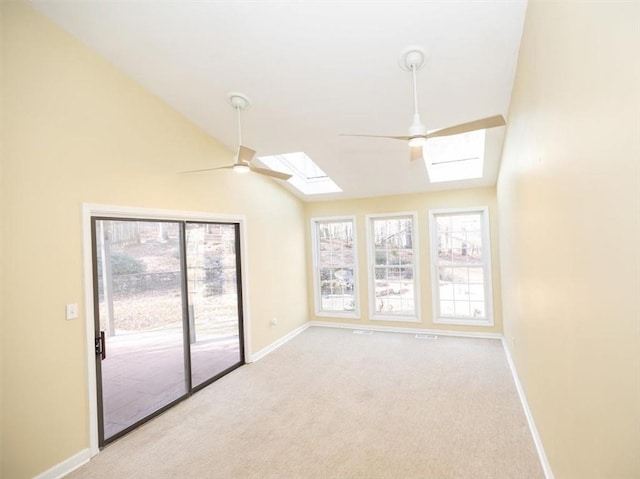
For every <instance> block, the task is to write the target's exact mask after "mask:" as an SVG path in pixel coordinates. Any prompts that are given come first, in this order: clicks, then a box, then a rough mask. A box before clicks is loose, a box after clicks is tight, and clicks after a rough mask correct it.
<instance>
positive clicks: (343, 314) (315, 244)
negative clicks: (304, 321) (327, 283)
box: [311, 216, 360, 319]
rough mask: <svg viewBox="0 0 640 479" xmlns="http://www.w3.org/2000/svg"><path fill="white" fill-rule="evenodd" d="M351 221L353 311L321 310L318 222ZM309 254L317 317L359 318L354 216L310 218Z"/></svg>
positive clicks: (355, 224) (356, 240)
mask: <svg viewBox="0 0 640 479" xmlns="http://www.w3.org/2000/svg"><path fill="white" fill-rule="evenodd" d="M346 222H351V224H352V228H353V289H354V293H353V296H354V302H355V309H354V310H353V311H323V310H322V292H321V290H320V284H321V281H320V266H319V259H320V258H319V256H320V255H319V252H320V241H319V237H318V231H319V228H318V225H319V224H320V223H346ZM311 255H312V267H313V303H314V313H315V315H316V316H319V317H326V318H348V319H360V281H359V277H360V275H359V274H358V235H357V223H356V217H355V216H318V217H314V218H311Z"/></svg>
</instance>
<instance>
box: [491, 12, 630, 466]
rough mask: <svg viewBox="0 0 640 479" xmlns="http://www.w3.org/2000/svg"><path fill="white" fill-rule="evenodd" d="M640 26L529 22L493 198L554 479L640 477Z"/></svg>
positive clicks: (606, 21) (519, 344)
mask: <svg viewBox="0 0 640 479" xmlns="http://www.w3.org/2000/svg"><path fill="white" fill-rule="evenodd" d="M639 18H640V12H639V3H638V2H532V3H530V4H529V7H528V11H527V16H526V23H525V29H524V34H523V39H522V47H521V51H520V57H519V65H518V69H517V77H516V82H515V86H514V91H513V97H512V103H511V110H510V112H509V118H508V125H509V126H508V130H507V135H506V143H505V147H504V152H503V159H502V167H501V170H500V176H499V182H498V188H497V191H498V205H499V217H498V220H499V224H500V239H501V264H502V284H503V286H502V294H503V306H504V329H505V336H506V337H507V340H508V342H509V346H510V348H511V350H512V352H513V356H514V359H515V363H516V366H517V370H518V373H519V376H520V379H521V381H522V384H523V387H524V390H525V392H526V395H527V398H528V401H529V405H530V407H531V410H532V412H533V415H534V418H535V421H536V425H537V428H538V430H539V432H540V435H541V437H542V441H543V445H544V448H545V450H546V453H547V455H548V458H549V462H550V464H551V467H552V470H553V472H554V474H555V477H556V479H569V478H571V479H586V478H598V479H613V478H616V479H622V478H638V477H640V278H639V274H640V205H639V201H640V188H639V184H640V176H639V175H640V170H639V165H640V122H639V115H640V95H639V89H640V76H639V72H640V64H639V63H640V36H639V30H640V25H639Z"/></svg>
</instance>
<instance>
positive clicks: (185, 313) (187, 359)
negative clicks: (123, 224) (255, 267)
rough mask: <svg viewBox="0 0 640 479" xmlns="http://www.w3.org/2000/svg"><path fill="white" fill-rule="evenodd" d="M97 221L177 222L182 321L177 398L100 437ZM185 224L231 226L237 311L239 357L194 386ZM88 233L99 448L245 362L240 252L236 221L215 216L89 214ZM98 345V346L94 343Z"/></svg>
mask: <svg viewBox="0 0 640 479" xmlns="http://www.w3.org/2000/svg"><path fill="white" fill-rule="evenodd" d="M98 221H131V222H134V221H135V222H150V223H173V224H177V225H178V228H179V245H180V246H179V247H180V270H181V273H182V274H181V297H182V324H183V328H182V331H183V352H184V367H185V390H186V392H185V394H183V395H182V396H180V397H178V398H177V399H175V400H173V401H171V402H169V403H168V404H166V405H164V406H162V407H161V408H160V409H158V410H156V411H154V412H153V413H151V414H149V415H148V416H145V417H144V418H142V419H140V420H139V421H137V422H135V423H134V424H132V425H130V426H128V427H127V428H125V429H123V430H122V431H120V432H118V433H116V434H114V435H113V436H110V437H109V438H105V437H104V407H103V406H104V405H103V387H102V357H101V356H103V355H104V336H103V335H102V334H101V331H100V316H99V308H100V304H99V292H98V267H97V266H98V265H97V251H98V248H97V246H98V243H97V227H96V225H97V222H98ZM187 224H202V225H231V226H233V227H234V234H235V245H234V246H235V260H236V261H235V267H236V291H237V311H238V343H239V344H238V345H239V353H240V354H239V357H240V359H239V361H238V362H237V363H235V364H233V365H232V366H230V367H228V368H226V369H225V370H223V371H221V372H219V373H217V374H216V375H214V376H213V377H211V378H209V379H207V380H206V381H204V382H202V383H200V384H198V385H197V386H196V387H195V388H194V387H193V385H192V370H191V342H190V340H189V337H190V322H189V294H188V292H189V291H188V281H187V274H188V273H187V255H186V226H187ZM90 234H91V269H92V283H93V284H92V286H93V291H92V296H93V325H94V338H95V345H96V349H95V354H96V356H95V357H96V361H95V365H96V394H97V398H96V399H97V415H98V417H97V419H98V446H99V448H100V449H102V448H103V447H104V446H106V445H107V444H109V443H111V442H112V441H115V440H116V439H118V438H120V437H122V436H124V435H126V434H127V433H129V432H131V431H132V430H134V429H136V428H138V427H139V426H140V425H142V424H144V423H146V422H147V421H149V420H151V419H153V418H154V417H156V416H158V415H160V414H162V413H163V412H165V411H167V410H168V409H170V408H172V407H173V406H175V405H176V404H178V403H179V402H181V401H183V400H185V399H187V398H188V397H190V396H192V395H193V394H195V393H196V392H198V391H200V390H201V389H203V388H205V387H206V386H208V385H210V384H211V383H213V382H215V381H217V380H218V379H220V378H221V377H223V376H225V375H227V374H229V373H230V372H231V371H233V370H235V369H237V368H239V367H240V366H242V365H244V364H246V358H245V344H244V343H245V337H244V307H243V304H244V303H243V287H242V286H243V283H242V253H241V249H242V248H241V246H242V243H241V238H240V235H241V230H240V222H239V221H216V220H189V219H166V218H149V217H146V218H145V217H129V216H127V217H118V216H103V215H93V214H92V215H91V216H90ZM99 345H100V346H101V348H100V350H99V349H98V346H99Z"/></svg>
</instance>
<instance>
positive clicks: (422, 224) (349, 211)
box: [305, 188, 502, 333]
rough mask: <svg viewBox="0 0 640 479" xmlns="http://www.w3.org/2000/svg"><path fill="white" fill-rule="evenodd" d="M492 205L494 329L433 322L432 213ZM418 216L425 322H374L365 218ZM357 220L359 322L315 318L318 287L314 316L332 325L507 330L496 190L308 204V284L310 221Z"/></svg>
mask: <svg viewBox="0 0 640 479" xmlns="http://www.w3.org/2000/svg"><path fill="white" fill-rule="evenodd" d="M474 206H488V207H489V224H490V227H491V231H490V233H491V260H492V263H493V264H492V270H493V307H494V325H493V326H457V325H456V326H454V325H450V324H435V323H433V313H432V306H433V303H432V301H431V270H430V256H429V251H430V247H429V228H428V223H429V219H428V212H429V210H430V209H439V208H460V207H474ZM399 212H415V213H417V214H418V244H419V275H420V276H419V277H420V292H421V295H420V298H419V299H420V307H421V313H422V314H421V315H422V321H421V322H420V323H414V322H398V321H381V320H377V319H376V320H370V319H369V306H368V305H369V291H368V280H367V230H366V220H365V217H366V215H369V214H376V213H399ZM347 215H349V216H355V217H356V236H357V241H358V243H357V247H358V272H359V284H360V319H335V318H330V317H325V316H316V315H315V308H314V299H313V287H311V286H310V287H309V289H308V294H309V298H308V303H309V317H310V318H312V320H315V321H328V322H338V323H347V324H349V323H350V324H358V325H370V326H386V327H396V328H398V327H402V328H421V329H440V330H449V331H475V332H483V333H488V332H492V333H500V332H502V307H501V302H500V262H499V254H498V233H497V231H498V229H497V221H496V215H497V209H496V194H495V189H494V188H474V189H468V190H458V191H444V192H434V193H423V194H414V195H399V196H387V197H377V198H364V199H355V200H343V201H327V202H318V203H307V204H306V205H305V216H306V219H307V221H306V225H305V227H306V229H307V238H308V239H307V248H308V253H307V272H308V279H307V281H308V284H309V285H313V267H312V254H311V239H310V238H311V218H314V217H331V216H347Z"/></svg>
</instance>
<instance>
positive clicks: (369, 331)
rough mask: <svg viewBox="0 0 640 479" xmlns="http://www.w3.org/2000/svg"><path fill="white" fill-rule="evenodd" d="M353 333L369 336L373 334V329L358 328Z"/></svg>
mask: <svg viewBox="0 0 640 479" xmlns="http://www.w3.org/2000/svg"><path fill="white" fill-rule="evenodd" d="M353 334H366V335H367V336H371V335H372V334H373V331H371V330H364V329H356V330H354V331H353Z"/></svg>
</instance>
